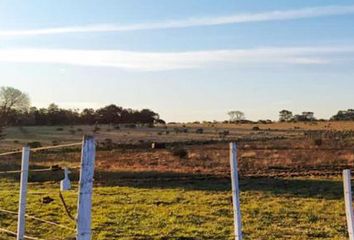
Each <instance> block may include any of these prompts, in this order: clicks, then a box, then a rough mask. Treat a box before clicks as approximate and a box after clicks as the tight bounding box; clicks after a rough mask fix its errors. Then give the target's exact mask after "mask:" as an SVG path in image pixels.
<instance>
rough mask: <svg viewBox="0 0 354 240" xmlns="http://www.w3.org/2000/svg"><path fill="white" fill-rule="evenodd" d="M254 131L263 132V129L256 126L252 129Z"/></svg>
mask: <svg viewBox="0 0 354 240" xmlns="http://www.w3.org/2000/svg"><path fill="white" fill-rule="evenodd" d="M252 130H253V131H259V130H261V129H260V128H259V127H258V126H255V127H253V128H252Z"/></svg>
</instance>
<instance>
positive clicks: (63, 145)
mask: <svg viewBox="0 0 354 240" xmlns="http://www.w3.org/2000/svg"><path fill="white" fill-rule="evenodd" d="M81 145H82V142H79V143H70V144H62V145H57V146H49V147H39V148H32V149H31V152H38V151H43V150H49V149H58V148H66V147H75V146H81ZM18 153H22V150H17V151H12V152H5V153H0V157H2V156H9V155H14V154H18Z"/></svg>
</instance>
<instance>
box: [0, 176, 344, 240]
mask: <svg viewBox="0 0 354 240" xmlns="http://www.w3.org/2000/svg"><path fill="white" fill-rule="evenodd" d="M338 180H339V179H331V180H329V179H262V178H261V179H242V181H241V191H242V193H241V206H242V215H243V226H244V234H245V239H264V240H266V239H299V240H300V239H347V233H346V221H345V212H344V203H343V197H342V195H343V194H342V186H341V182H340V181H338ZM12 181H13V180H9V179H2V180H1V183H0V187H1V195H0V196H1V197H0V206H1V208H3V209H7V210H13V211H16V209H17V205H16V204H17V199H18V191H16V189H15V188H14V186H16V188H18V182H12ZM155 181H156V180H155ZM58 189H59V186H58V184H55V183H53V182H43V183H38V182H36V183H32V184H30V188H29V191H30V194H29V198H28V214H30V215H33V216H36V217H40V218H43V219H45V220H50V221H54V222H58V223H61V224H64V225H66V226H69V227H72V228H74V224H73V222H72V221H71V220H70V219H69V218H68V217H67V216H66V214H65V212H64V209H63V207H62V205H61V203H60V200H59V197H58ZM229 189H230V185H229V183H228V181H227V180H226V179H219V180H218V179H215V180H208V181H200V180H194V181H193V180H189V181H188V182H179V181H174V182H172V183H171V182H167V183H166V181H163V179H161V181H156V182H154V181H153V180H151V181H148V182H145V181H141V182H136V181H133V182H130V183H128V182H122V183H117V186H104V185H101V184H98V185H97V186H96V188H95V191H94V202H93V232H94V237H93V239H232V236H233V217H232V203H231V194H230V191H229ZM44 196H50V197H52V198H53V199H54V202H52V203H50V204H43V203H41V199H42V197H44ZM65 198H66V201H67V203H68V205H69V206H70V209H71V210H72V211H73V213H75V205H76V193H75V189H74V190H73V191H70V192H68V193H65ZM0 226H1V227H5V228H10V229H12V230H16V217H15V216H11V215H8V214H4V213H1V214H0ZM27 234H28V235H30V236H36V237H40V238H43V239H65V238H66V237H68V236H70V235H71V234H69V232H68V230H66V229H60V228H58V227H55V226H50V225H48V224H40V223H39V222H38V221H35V220H28V224H27ZM0 237H1V239H13V238H12V237H10V236H8V235H6V234H2V235H0ZM67 239H69V238H67Z"/></svg>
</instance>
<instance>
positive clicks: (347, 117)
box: [331, 109, 354, 121]
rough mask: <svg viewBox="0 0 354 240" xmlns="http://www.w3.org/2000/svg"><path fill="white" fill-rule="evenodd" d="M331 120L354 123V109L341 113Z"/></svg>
mask: <svg viewBox="0 0 354 240" xmlns="http://www.w3.org/2000/svg"><path fill="white" fill-rule="evenodd" d="M331 120H334V121H353V120H354V109H348V110H347V111H343V110H342V111H339V112H338V113H337V114H336V115H334V116H333V117H332V118H331Z"/></svg>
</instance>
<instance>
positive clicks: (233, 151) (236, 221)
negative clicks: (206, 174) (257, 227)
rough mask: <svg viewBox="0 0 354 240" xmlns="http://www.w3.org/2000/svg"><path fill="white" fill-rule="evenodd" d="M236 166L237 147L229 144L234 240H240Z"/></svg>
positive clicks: (240, 226)
mask: <svg viewBox="0 0 354 240" xmlns="http://www.w3.org/2000/svg"><path fill="white" fill-rule="evenodd" d="M237 165H238V164H237V145H236V143H230V166H231V183H232V200H233V206H234V225H235V239H236V240H242V222H241V209H240V189H239V180H238V167H237Z"/></svg>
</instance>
